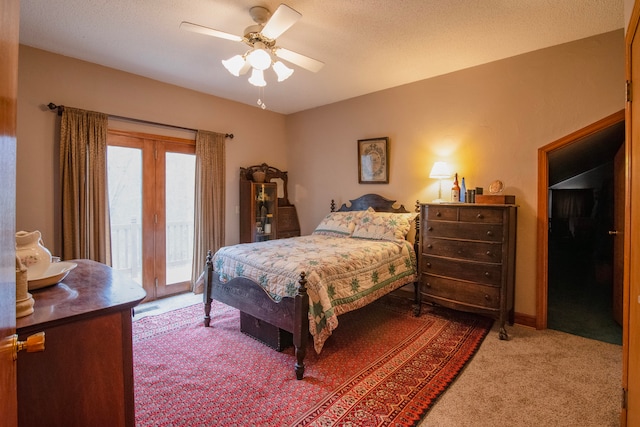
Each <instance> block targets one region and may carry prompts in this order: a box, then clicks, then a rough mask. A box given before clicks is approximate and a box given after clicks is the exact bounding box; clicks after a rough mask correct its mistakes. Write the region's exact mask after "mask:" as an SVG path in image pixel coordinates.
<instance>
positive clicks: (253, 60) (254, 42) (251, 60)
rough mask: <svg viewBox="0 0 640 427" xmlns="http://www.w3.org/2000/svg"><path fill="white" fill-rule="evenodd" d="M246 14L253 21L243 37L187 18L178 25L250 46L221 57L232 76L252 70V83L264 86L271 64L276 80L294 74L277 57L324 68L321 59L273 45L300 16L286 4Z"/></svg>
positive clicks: (310, 68) (188, 29)
mask: <svg viewBox="0 0 640 427" xmlns="http://www.w3.org/2000/svg"><path fill="white" fill-rule="evenodd" d="M249 14H250V15H251V18H252V19H253V21H254V22H255V23H256V24H255V25H251V26H249V27H247V28H246V29H245V30H244V36H238V35H235V34H230V33H226V32H224V31H220V30H214V29H213V28H209V27H205V26H203V25H198V24H194V23H191V22H186V21H183V22H182V23H181V24H180V28H181V29H183V30H187V31H192V32H196V33H201V34H206V35H209V36H213V37H218V38H222V39H226V40H231V41H237V42H243V43H245V44H247V45H249V47H250V48H251V49H249V50H248V51H247V52H246V53H245V54H244V55H236V56H234V57H232V58H230V59H227V60H223V61H222V64H223V65H224V67H225V68H226V69H227V70H228V71H229V72H230V73H231V74H233V75H235V76H240V75H242V74H245V73H246V72H247V71H249V70H250V69H252V74H251V77H250V78H249V82H250V83H251V84H253V85H255V86H259V87H261V86H266V84H267V83H266V81H265V80H264V74H263V71H264V70H266V69H268V68H269V67H270V66H273V70H274V71H275V73H276V75H277V76H278V81H283V80H285V79H287V78H288V77H289V76H290V75H291V74H293V70H292V69H291V68H289V67H287V66H286V65H285V64H284V63H283V62H281V61H278V60H277V59H276V57H277V58H280V59H284V60H285V61H288V62H290V63H292V64H295V65H297V66H299V67H302V68H304V69H306V70H309V71H312V72H314V73H315V72H318V71H319V70H320V69H321V68H322V67H323V65H324V63H323V62H321V61H318V60H316V59H313V58H310V57H308V56H305V55H301V54H299V53H296V52H293V51H291V50H289V49H285V48H282V47H280V46H276V39H277V38H278V37H279V36H280V35H282V33H284V32H285V31H287V30H288V29H289V28H291V26H292V25H293V24H295V23H296V22H297V21H298V20H299V19H300V18H302V14H300V13H299V12H297V11H295V10H294V9H292V8H290V7H289V6H287V5H285V4H281V5H280V6H278V8H277V9H276V11H275V12H274V13H273V15H272V14H271V12H269V10H268V9H267V8H265V7H262V6H254V7H252V8H251V9H249Z"/></svg>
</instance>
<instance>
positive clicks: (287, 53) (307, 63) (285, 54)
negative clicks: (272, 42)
mask: <svg viewBox="0 0 640 427" xmlns="http://www.w3.org/2000/svg"><path fill="white" fill-rule="evenodd" d="M274 53H275V55H276V56H277V57H278V58H282V59H284V60H286V61H289V62H291V63H292V64H295V65H297V66H299V67H302V68H304V69H306V70H309V71H313V72H314V73H317V72H318V71H320V69H321V68H322V67H323V66H324V62H321V61H318V60H317V59H313V58H309V57H308V56H304V55H301V54H299V53H296V52H293V51H291V50H289V49H283V48H281V47H276V48H275V52H274Z"/></svg>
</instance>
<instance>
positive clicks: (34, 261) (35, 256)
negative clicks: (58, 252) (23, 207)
mask: <svg viewBox="0 0 640 427" xmlns="http://www.w3.org/2000/svg"><path fill="white" fill-rule="evenodd" d="M16 255H17V256H18V258H20V262H22V264H23V265H24V266H25V267H27V278H28V280H33V279H35V278H38V277H41V276H42V275H43V274H44V273H45V271H47V269H48V268H49V266H50V265H51V252H49V250H48V249H47V248H45V247H44V245H43V243H42V234H40V232H39V231H37V230H36V231H18V232H17V233H16Z"/></svg>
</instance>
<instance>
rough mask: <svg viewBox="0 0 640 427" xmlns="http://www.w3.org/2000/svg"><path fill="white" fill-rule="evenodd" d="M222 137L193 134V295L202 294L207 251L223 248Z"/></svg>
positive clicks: (223, 174)
mask: <svg viewBox="0 0 640 427" xmlns="http://www.w3.org/2000/svg"><path fill="white" fill-rule="evenodd" d="M225 138H226V137H225V134H223V133H214V132H206V131H201V130H199V131H198V132H197V134H196V189H195V213H194V238H193V267H192V270H191V271H192V273H191V282H192V283H193V291H194V292H196V293H200V292H202V281H200V280H198V279H199V278H200V277H201V274H202V271H203V269H204V264H205V259H206V256H207V251H209V250H211V251H213V252H215V251H217V250H218V249H219V248H221V247H222V246H223V245H224V219H225V218H224V205H225V153H224V151H225V150H224V144H225Z"/></svg>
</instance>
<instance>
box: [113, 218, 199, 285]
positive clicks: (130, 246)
mask: <svg viewBox="0 0 640 427" xmlns="http://www.w3.org/2000/svg"><path fill="white" fill-rule="evenodd" d="M166 242H167V248H166V257H167V260H166V261H167V264H166V265H167V284H169V283H174V282H175V280H176V279H174V277H176V276H177V275H179V276H184V274H185V271H187V270H188V271H189V272H190V271H191V260H192V258H193V224H192V223H190V222H188V221H183V222H170V223H167V230H166ZM141 248H142V224H140V223H138V222H137V221H136V220H135V219H134V220H132V221H131V223H129V224H112V225H111V260H112V265H113V268H114V269H115V270H118V271H121V272H123V273H124V274H126V275H128V276H130V277H131V278H133V279H138V280H137V281H138V282H140V281H141V280H140V278H141V277H142V249H141ZM174 270H175V272H174ZM172 272H174V273H176V274H172ZM178 272H180V273H178ZM189 276H190V274H189ZM178 280H188V278H185V277H181V278H180V279H178Z"/></svg>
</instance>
